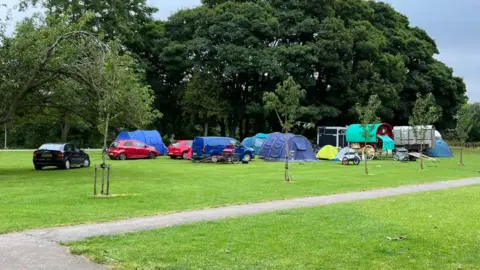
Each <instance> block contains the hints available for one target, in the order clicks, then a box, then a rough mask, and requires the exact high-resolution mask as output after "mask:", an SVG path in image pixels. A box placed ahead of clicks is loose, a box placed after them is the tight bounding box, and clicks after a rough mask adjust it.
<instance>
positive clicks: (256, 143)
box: [242, 133, 270, 155]
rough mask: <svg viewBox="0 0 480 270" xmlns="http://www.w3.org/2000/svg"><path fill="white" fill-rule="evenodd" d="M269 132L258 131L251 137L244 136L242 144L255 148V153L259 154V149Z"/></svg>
mask: <svg viewBox="0 0 480 270" xmlns="http://www.w3.org/2000/svg"><path fill="white" fill-rule="evenodd" d="M269 135H270V134H266V133H258V134H257V135H255V136H253V137H248V138H245V139H244V140H243V142H242V144H243V145H244V146H246V147H250V148H253V149H255V154H256V155H258V154H260V149H261V148H262V145H263V142H265V140H266V139H267V138H268V136H269Z"/></svg>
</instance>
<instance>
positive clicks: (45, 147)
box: [38, 143, 63, 151]
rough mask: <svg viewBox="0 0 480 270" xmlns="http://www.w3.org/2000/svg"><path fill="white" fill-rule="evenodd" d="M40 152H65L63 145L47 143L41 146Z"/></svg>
mask: <svg viewBox="0 0 480 270" xmlns="http://www.w3.org/2000/svg"><path fill="white" fill-rule="evenodd" d="M38 150H52V151H63V144H52V143H46V144H44V145H42V146H40V147H39V148H38Z"/></svg>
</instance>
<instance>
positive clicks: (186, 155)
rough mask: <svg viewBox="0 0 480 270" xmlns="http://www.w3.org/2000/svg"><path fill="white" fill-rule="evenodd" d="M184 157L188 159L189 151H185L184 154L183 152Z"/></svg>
mask: <svg viewBox="0 0 480 270" xmlns="http://www.w3.org/2000/svg"><path fill="white" fill-rule="evenodd" d="M182 158H183V159H185V160H187V159H188V153H187V152H185V153H183V154H182Z"/></svg>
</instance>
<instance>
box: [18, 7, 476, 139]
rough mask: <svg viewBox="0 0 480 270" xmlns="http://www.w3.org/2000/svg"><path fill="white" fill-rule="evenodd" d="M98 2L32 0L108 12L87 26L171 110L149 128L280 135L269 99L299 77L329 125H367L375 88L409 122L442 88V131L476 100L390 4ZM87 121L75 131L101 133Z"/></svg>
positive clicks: (400, 121)
mask: <svg viewBox="0 0 480 270" xmlns="http://www.w3.org/2000/svg"><path fill="white" fill-rule="evenodd" d="M77 2H79V3H80V2H81V3H84V4H82V5H79V4H78V3H77ZM96 2H102V1H67V0H43V1H31V0H30V1H24V3H25V4H30V3H37V4H42V5H43V6H45V7H47V8H48V9H47V10H48V12H49V13H50V14H51V15H55V16H61V15H62V14H64V13H65V12H67V11H72V10H73V13H74V14H77V13H78V14H81V13H82V12H85V11H88V10H91V11H92V12H93V14H97V16H96V17H95V20H93V22H92V21H90V22H92V23H90V24H87V27H85V29H86V30H92V29H93V30H95V31H97V32H98V34H100V35H102V36H103V37H105V38H106V39H107V40H109V39H116V40H118V41H119V42H121V43H122V44H124V45H125V48H126V49H128V50H129V51H130V52H131V53H132V55H134V56H135V57H136V60H137V63H138V65H139V67H142V68H144V69H145V72H146V81H147V82H148V84H149V85H150V86H151V88H152V90H153V91H154V93H155V103H154V105H155V108H156V109H158V110H160V111H161V112H162V113H163V117H162V118H161V119H158V120H157V121H155V122H154V126H153V125H152V126H150V127H152V128H153V127H154V128H157V129H158V130H160V132H161V133H162V134H163V135H168V136H171V135H175V137H176V138H181V137H183V138H191V137H193V136H195V135H200V134H204V133H208V134H218V135H230V136H233V137H237V138H243V137H245V136H247V135H251V134H255V133H257V132H270V131H279V130H281V127H280V125H279V123H278V119H277V117H276V115H275V114H274V113H269V112H267V111H266V110H265V109H264V107H263V103H262V98H263V96H264V94H265V92H273V91H274V90H275V88H276V85H277V84H278V83H279V82H282V81H284V80H285V79H287V78H288V77H290V76H291V77H292V78H293V79H294V80H295V82H296V83H298V84H299V85H300V86H301V88H302V89H305V90H306V98H305V99H304V100H303V101H302V104H301V105H302V107H306V108H308V109H307V110H306V113H304V114H302V116H301V119H299V121H304V122H314V123H316V124H318V125H347V124H351V123H355V122H358V121H359V119H358V117H357V115H356V112H355V104H357V103H360V104H366V103H367V102H368V100H369V98H370V96H371V95H377V96H378V98H379V100H380V101H381V104H382V107H381V108H380V110H379V111H378V116H379V117H380V118H381V119H382V121H384V122H388V123H391V124H393V125H406V124H408V120H409V117H410V114H411V112H412V109H413V107H414V105H415V101H416V97H417V95H418V94H420V95H426V94H428V93H432V94H433V96H434V101H435V104H436V105H437V107H438V109H439V111H440V118H439V120H438V121H437V123H436V126H437V128H438V129H440V130H447V129H452V128H454V127H455V125H456V120H455V116H456V114H457V111H458V110H459V109H460V108H461V107H462V105H463V104H465V102H466V100H467V99H466V95H465V93H466V86H465V84H464V82H463V80H462V79H461V78H458V77H455V76H454V75H453V71H452V69H451V68H449V67H448V66H446V65H445V64H443V63H442V62H440V61H438V60H436V59H435V58H434V55H435V54H437V53H439V52H438V49H437V46H436V44H435V42H434V40H433V39H432V38H431V37H429V36H428V34H427V33H426V32H425V31H424V30H422V29H420V28H417V27H412V26H410V24H409V21H408V19H407V18H406V17H405V16H404V15H402V14H400V13H398V12H397V11H395V10H394V9H393V8H392V7H391V6H390V5H388V4H385V3H381V2H375V1H361V0H308V1H307V0H235V1H233V0H230V1H226V0H204V1H203V4H202V5H201V6H199V7H197V8H194V9H187V10H181V11H178V12H177V13H175V14H173V15H172V16H171V17H170V18H168V20H166V21H159V20H155V19H153V18H152V16H151V15H152V13H153V12H154V11H155V9H153V8H150V7H148V6H147V5H146V1H144V0H135V1H113V2H114V3H115V4H114V5H111V6H109V9H108V10H107V11H108V12H107V11H105V10H106V9H105V7H103V6H102V5H97V4H94V3H96ZM75 3H76V4H75ZM110 9H112V10H110ZM130 11H131V12H130ZM117 12H118V14H119V16H112V15H111V14H117ZM69 19H70V20H73V21H75V20H76V19H77V17H76V16H73V15H72V16H70V17H69ZM131 22H136V23H131ZM93 30H92V31H93ZM83 127H84V125H83V124H82V125H79V128H78V129H77V130H75V132H72V133H71V134H70V135H69V137H68V138H73V136H74V135H76V134H79V135H80V137H82V138H86V136H89V135H87V134H92V132H91V130H90V129H83ZM125 127H127V128H128V127H129V126H125ZM117 128H119V127H118V126H117ZM52 132H53V133H55V134H58V135H59V134H60V133H61V132H60V130H57V131H52ZM294 132H306V133H307V135H310V134H308V133H309V132H314V131H313V130H310V131H308V130H302V129H300V128H299V127H297V130H294ZM309 137H312V136H309ZM94 141H95V140H91V144H93V143H94Z"/></svg>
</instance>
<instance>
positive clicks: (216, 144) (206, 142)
mask: <svg viewBox="0 0 480 270" xmlns="http://www.w3.org/2000/svg"><path fill="white" fill-rule="evenodd" d="M227 145H233V146H234V147H235V153H237V154H238V155H239V156H240V160H248V161H250V160H251V159H253V158H254V157H255V150H254V149H253V148H249V147H245V146H244V145H242V144H241V143H240V142H239V141H237V140H235V139H232V138H227V137H195V138H194V139H193V144H192V159H193V160H199V159H204V158H208V157H212V156H221V155H222V151H223V150H224V149H225V148H226V147H227Z"/></svg>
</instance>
